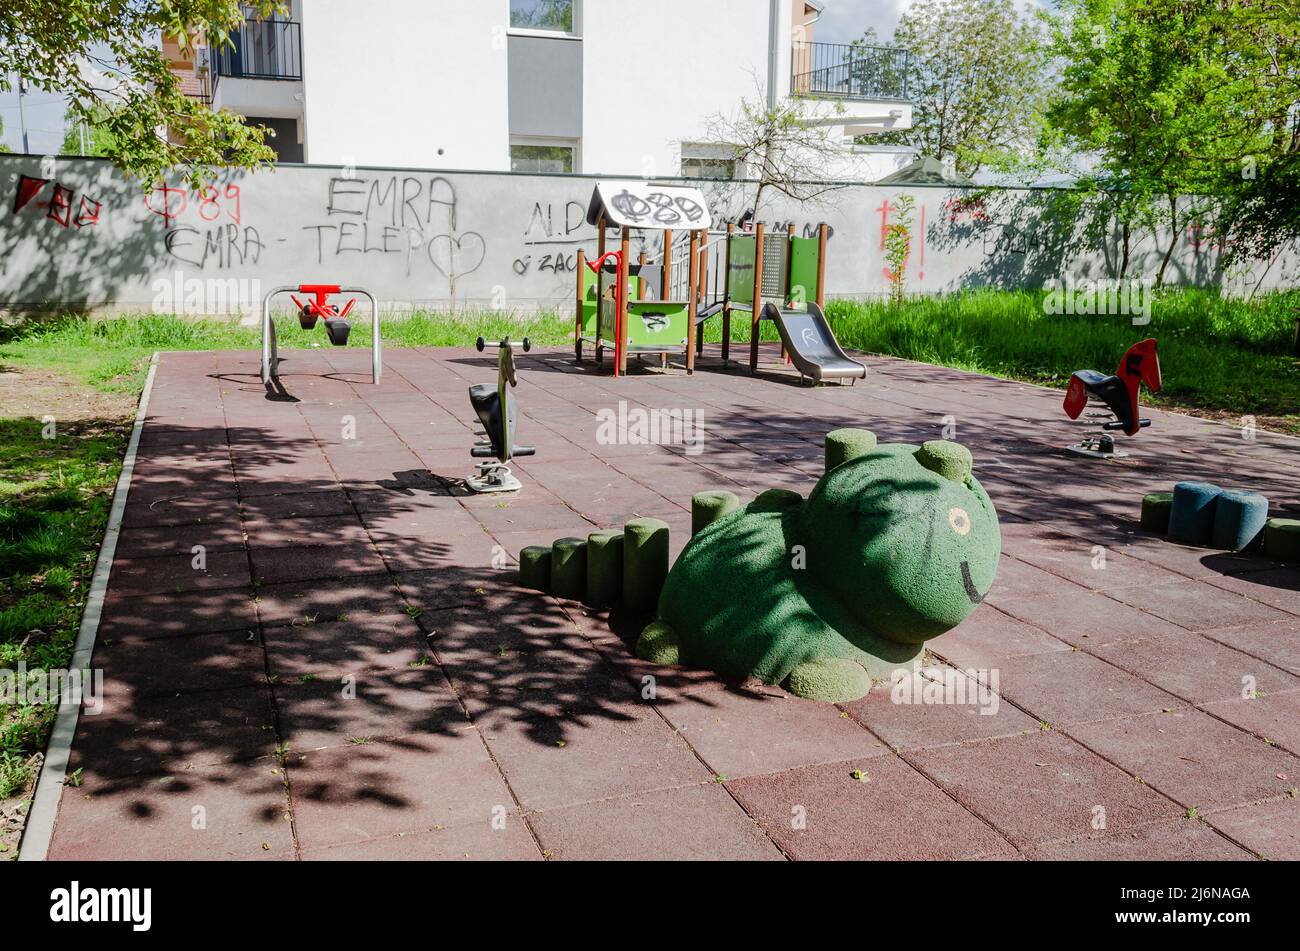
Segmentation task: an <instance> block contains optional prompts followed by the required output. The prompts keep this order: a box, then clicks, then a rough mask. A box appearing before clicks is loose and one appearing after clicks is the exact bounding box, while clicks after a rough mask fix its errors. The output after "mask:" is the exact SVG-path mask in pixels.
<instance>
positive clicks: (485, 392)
mask: <svg viewBox="0 0 1300 951" xmlns="http://www.w3.org/2000/svg"><path fill="white" fill-rule="evenodd" d="M523 346H524V353H527V352H528V351H529V350H531V349H532V344H531V343H529V341H528V338H527V337H525V338H524V343H523ZM474 347H475V349H477V350H478V352H479V353H482V352H483V351H484V349H486V348H487V347H495V348H497V351H498V357H497V381H496V383H495V384H492V383H475V384H474V385H473V386H471V387H470V388H469V401H470V403H471V404H472V405H473V407H474V412H475V413H476V414H478V418H479V422H481V423H482V424H483V430H484V431H483V432H482V433H481V434H480V435H483V436H486V437H487V438H486V439H485V440H483V441H481V442H479V443H478V444H477V445H476V446H474V448H473V449H471V450H470V451H469V454H470V456H471V457H472V458H474V459H487V460H490V461H488V462H480V463H479V465H478V472H477V473H476V474H474V475H471V476H469V477H468V478H466V479H465V484H466V485H468V486H469V487H470V488H471V489H472V490H473V491H475V492H518V491H519V490H520V489H521V488H523V486H522V485H520V483H519V480H518V479H517V478H515V476H514V474H513V473H511V471H510V466H509V465H508V463H509V462H510V460H511V459H513V458H514V457H516V456H531V455H535V454H536V452H537V450H536V449H534V448H533V447H532V446H516V445H515V444H514V443H515V425H516V423H517V422H518V417H519V404H518V403H516V402H515V396H514V394H513V393H512V392H510V390H511V388H512V387H514V386H516V385H517V383H518V381H517V380H516V379H515V351H514V344H513V343H511V342H510V338H509V337H506V338H505V339H504V340H502V341H501V342H500V343H487V342H486V341H484V339H483V338H482V337H479V338H478V340H477V341H476V342H475V344H474Z"/></svg>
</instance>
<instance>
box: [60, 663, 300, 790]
mask: <svg viewBox="0 0 1300 951" xmlns="http://www.w3.org/2000/svg"><path fill="white" fill-rule="evenodd" d="M159 643H169V642H159ZM83 706H84V705H83ZM274 723H275V717H274V714H273V713H272V710H271V698H270V695H269V693H268V691H267V688H266V687H265V686H258V687H243V688H238V689H231V690H205V691H201V692H198V693H187V694H180V695H177V696H146V697H135V696H133V695H132V692H131V690H130V689H129V688H128V687H126V686H125V685H123V687H122V689H114V690H113V691H112V692H111V693H109V692H108V685H107V684H106V685H105V696H104V706H103V710H102V712H100V713H98V714H93V713H91V712H90V711H89V710H88V709H83V713H82V716H81V719H80V721H79V722H78V724H77V735H76V739H75V740H74V741H73V746H72V755H71V760H70V766H69V769H71V770H77V769H84V770H85V771H86V773H87V774H94V775H97V776H102V777H125V776H131V775H144V774H152V773H160V772H169V771H171V772H174V771H177V770H182V769H194V768H197V767H202V766H213V765H216V764H219V763H226V762H232V761H245V760H254V759H257V758H259V757H268V756H270V755H272V754H273V753H274V751H275V746H276V742H275V732H274V729H273V727H274Z"/></svg>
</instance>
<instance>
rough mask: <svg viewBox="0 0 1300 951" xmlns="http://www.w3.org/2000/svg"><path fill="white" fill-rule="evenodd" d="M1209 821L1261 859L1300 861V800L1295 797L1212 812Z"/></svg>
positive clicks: (1207, 820)
mask: <svg viewBox="0 0 1300 951" xmlns="http://www.w3.org/2000/svg"><path fill="white" fill-rule="evenodd" d="M1205 821H1206V822H1208V823H1209V824H1210V825H1212V826H1214V828H1216V829H1218V830H1219V831H1220V832H1222V833H1223V834H1224V835H1226V836H1228V837H1229V838H1230V839H1232V840H1233V841H1234V842H1238V843H1240V844H1241V845H1242V846H1244V847H1245V848H1247V849H1249V850H1250V851H1251V852H1253V853H1255V854H1256V855H1258V856H1259V857H1260V858H1264V859H1270V860H1273V861H1282V862H1295V861H1300V799H1298V798H1296V797H1294V796H1286V797H1284V798H1282V799H1274V800H1272V801H1270V802H1261V803H1256V804H1255V805H1252V806H1242V807H1241V808H1239V809H1230V810H1227V811H1226V812H1212V813H1210V814H1209V815H1208V816H1206V817H1205Z"/></svg>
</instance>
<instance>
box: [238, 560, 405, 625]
mask: <svg viewBox="0 0 1300 951" xmlns="http://www.w3.org/2000/svg"><path fill="white" fill-rule="evenodd" d="M256 606H257V617H258V619H259V620H260V621H261V623H262V625H263V626H264V627H269V626H272V625H277V624H295V623H296V624H315V623H321V622H326V621H336V620H338V619H339V618H340V617H355V616H357V615H359V614H363V613H367V614H400V613H402V612H404V611H405V610H406V608H407V605H406V602H405V601H403V600H402V597H401V594H400V593H399V592H398V590H397V587H396V586H395V585H394V584H393V579H392V576H391V575H389V574H388V573H386V572H385V573H382V574H380V573H376V574H373V575H347V576H344V577H335V578H331V579H329V580H325V581H297V582H292V583H290V584H271V585H261V586H259V587H258V589H257V592H256Z"/></svg>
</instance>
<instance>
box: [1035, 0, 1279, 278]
mask: <svg viewBox="0 0 1300 951" xmlns="http://www.w3.org/2000/svg"><path fill="white" fill-rule="evenodd" d="M1060 7H1061V10H1060V13H1059V14H1058V15H1056V16H1053V17H1050V18H1049V22H1050V31H1051V47H1050V48H1051V51H1052V52H1053V53H1054V54H1055V55H1056V56H1057V57H1058V60H1059V62H1060V63H1061V76H1060V84H1059V87H1058V90H1057V93H1056V95H1055V97H1054V99H1053V101H1052V103H1051V105H1050V106H1049V108H1048V110H1047V113H1046V117H1047V122H1048V127H1049V134H1050V135H1054V136H1057V137H1059V138H1060V139H1061V140H1063V141H1065V142H1068V143H1070V144H1071V145H1073V146H1074V147H1075V148H1076V149H1079V150H1082V151H1086V152H1092V153H1095V154H1097V155H1098V156H1099V157H1100V164H1099V166H1098V168H1097V169H1096V171H1095V172H1094V173H1092V174H1091V175H1089V176H1087V177H1086V180H1085V182H1084V185H1085V187H1096V188H1099V189H1102V190H1104V191H1106V192H1107V193H1109V194H1110V195H1111V196H1113V206H1114V209H1115V214H1116V217H1117V220H1118V221H1119V222H1120V226H1121V236H1122V237H1121V240H1122V244H1123V256H1122V260H1123V262H1124V263H1123V265H1122V268H1121V273H1120V277H1121V278H1122V277H1124V276H1126V275H1125V270H1126V269H1127V264H1128V259H1129V251H1128V249H1129V242H1130V236H1131V233H1132V230H1133V229H1134V228H1145V229H1148V230H1150V231H1151V232H1152V233H1153V235H1158V234H1159V232H1161V231H1162V230H1163V231H1166V232H1167V233H1168V235H1169V237H1168V243H1167V244H1166V245H1165V248H1164V253H1163V254H1162V256H1161V261H1160V264H1159V266H1158V268H1157V270H1156V275H1155V283H1156V286H1157V287H1160V286H1163V284H1164V280H1165V274H1166V271H1167V269H1168V267H1169V262H1170V260H1171V259H1172V257H1173V253H1174V249H1175V248H1176V247H1177V244H1178V241H1179V238H1180V235H1181V232H1182V230H1183V229H1184V228H1185V227H1186V226H1187V225H1188V224H1190V223H1191V222H1192V221H1194V220H1200V219H1202V218H1203V217H1204V216H1205V215H1206V214H1208V213H1209V212H1210V210H1211V202H1209V201H1208V200H1207V197H1206V196H1210V195H1212V194H1214V193H1215V192H1216V191H1220V190H1221V188H1222V185H1223V182H1224V180H1225V171H1226V170H1227V169H1229V168H1235V167H1236V166H1237V165H1238V163H1239V162H1241V161H1242V159H1243V158H1245V157H1247V156H1249V155H1252V154H1256V153H1257V152H1258V151H1259V150H1260V149H1261V148H1264V147H1265V145H1266V142H1267V139H1268V138H1269V132H1268V122H1269V119H1270V117H1269V115H1267V112H1268V109H1269V108H1271V102H1272V97H1271V96H1268V97H1263V98H1261V96H1260V95H1259V94H1258V91H1257V90H1255V89H1253V88H1252V87H1253V86H1254V84H1255V83H1256V82H1257V80H1258V76H1257V75H1252V70H1251V69H1249V68H1246V67H1245V65H1244V63H1243V62H1242V60H1241V57H1240V48H1241V45H1242V44H1241V41H1240V39H1239V38H1238V37H1237V36H1236V35H1235V29H1236V14H1237V12H1238V11H1239V9H1240V7H1241V4H1239V3H1238V2H1237V0H1202V2H1198V3H1187V2H1183V0H1061V3H1060ZM1252 58H1254V57H1252Z"/></svg>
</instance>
